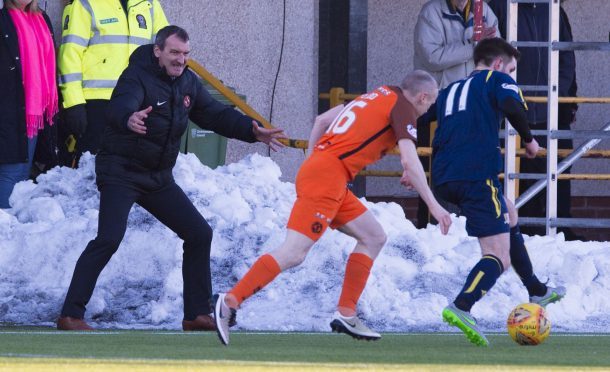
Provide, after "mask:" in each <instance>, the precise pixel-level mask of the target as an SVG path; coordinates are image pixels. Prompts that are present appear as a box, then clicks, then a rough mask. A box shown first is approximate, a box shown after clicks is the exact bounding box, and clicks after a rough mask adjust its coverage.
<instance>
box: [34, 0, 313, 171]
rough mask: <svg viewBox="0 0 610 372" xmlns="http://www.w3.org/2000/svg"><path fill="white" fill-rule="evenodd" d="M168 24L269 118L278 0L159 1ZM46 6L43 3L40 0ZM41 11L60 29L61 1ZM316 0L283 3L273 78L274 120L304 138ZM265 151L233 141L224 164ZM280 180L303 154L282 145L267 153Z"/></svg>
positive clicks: (308, 115)
mask: <svg viewBox="0 0 610 372" xmlns="http://www.w3.org/2000/svg"><path fill="white" fill-rule="evenodd" d="M160 1H161V4H162V5H163V7H164V9H165V12H166V15H167V18H168V20H169V21H170V23H174V24H177V25H179V26H181V27H184V28H185V29H186V30H187V31H188V32H189V34H190V37H191V47H192V49H193V52H192V57H193V58H194V59H196V60H197V61H198V62H200V63H201V64H203V65H204V66H205V67H206V68H207V69H208V70H209V71H210V72H211V73H212V74H214V75H215V76H216V77H218V78H219V79H220V80H222V81H223V82H224V83H225V84H226V85H229V86H231V87H234V88H235V89H236V90H237V92H238V93H239V94H244V95H246V96H247V101H248V103H249V104H250V105H251V106H252V107H253V108H254V109H255V110H256V111H258V112H259V113H261V114H262V115H263V116H264V117H266V118H267V119H269V113H270V106H271V94H272V90H273V84H274V80H275V76H276V73H277V69H278V63H279V58H280V49H281V42H282V24H283V17H282V16H283V1H282V0H224V1H214V0H200V1H196V2H195V1H189V0H160ZM41 4H42V6H43V7H44V5H45V4H44V2H43V3H41ZM46 9H47V11H48V13H49V15H50V16H51V18H52V19H53V21H54V24H55V27H56V30H58V31H59V30H61V29H60V28H59V27H60V25H59V22H60V21H59V20H60V17H61V9H62V3H61V2H60V1H57V0H49V1H47V4H46ZM317 25H318V2H317V1H304V2H301V1H298V0H287V1H286V29H285V39H284V51H283V56H282V63H281V68H280V72H279V76H278V79H277V84H276V90H275V99H274V105H273V118H272V122H273V123H274V124H275V125H277V126H281V127H282V128H285V130H286V132H287V133H288V134H289V135H290V136H291V137H293V138H307V136H308V134H309V131H310V128H311V125H312V123H313V119H314V118H315V116H316V114H317V93H318V91H317V89H318V27H317ZM252 152H259V153H261V154H268V153H269V150H268V148H267V146H265V145H262V144H255V145H252V144H246V143H243V142H239V141H234V140H230V141H229V144H228V150H227V162H234V161H237V160H239V159H241V158H243V157H244V156H245V155H246V154H248V153H252ZM271 156H272V158H273V159H274V160H275V161H276V162H277V163H278V164H279V165H280V166H281V168H282V172H283V174H284V178H285V179H287V180H294V176H295V174H296V170H297V169H298V165H299V164H300V163H301V161H302V160H303V152H302V151H300V150H295V149H284V150H282V151H281V152H280V153H277V154H275V153H274V154H272V155H271Z"/></svg>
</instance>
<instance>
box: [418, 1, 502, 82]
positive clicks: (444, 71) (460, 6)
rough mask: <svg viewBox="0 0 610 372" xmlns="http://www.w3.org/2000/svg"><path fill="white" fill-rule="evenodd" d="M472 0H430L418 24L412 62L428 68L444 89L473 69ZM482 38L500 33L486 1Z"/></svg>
mask: <svg viewBox="0 0 610 372" xmlns="http://www.w3.org/2000/svg"><path fill="white" fill-rule="evenodd" d="M472 3H473V0H430V1H428V2H427V3H426V4H424V6H423V7H422V9H421V11H420V12H419V16H418V17H417V24H416V25H415V34H414V38H413V39H414V47H415V52H414V54H413V66H414V68H415V69H420V70H424V71H427V72H429V73H430V74H431V75H432V76H433V77H434V78H435V79H436V81H437V82H438V83H439V85H440V87H441V89H442V88H445V87H447V85H449V84H451V83H452V82H454V81H456V80H459V79H462V78H464V77H466V76H468V75H469V74H470V73H471V72H472V70H474V63H473V60H472V52H473V50H474V47H475V44H476V43H475V42H474V41H473V40H472V36H473V23H474V15H473V11H472V9H473V7H472ZM483 22H484V29H483V33H482V36H481V38H483V39H485V38H491V37H495V36H499V35H500V32H499V30H498V19H497V18H496V16H495V15H494V13H493V11H492V10H491V9H490V8H489V6H488V5H487V3H485V2H483Z"/></svg>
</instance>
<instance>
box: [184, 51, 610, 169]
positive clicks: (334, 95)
mask: <svg viewBox="0 0 610 372" xmlns="http://www.w3.org/2000/svg"><path fill="white" fill-rule="evenodd" d="M188 65H189V67H190V69H191V70H193V72H195V73H196V74H197V75H199V76H200V77H201V78H202V79H204V80H205V81H207V82H208V83H209V84H210V85H211V86H212V87H213V88H214V89H216V90H217V91H218V92H220V94H222V95H223V96H224V97H226V98H227V99H228V100H229V101H230V102H231V103H233V104H234V105H235V106H236V107H237V108H238V109H240V110H241V111H242V112H243V113H244V114H246V115H248V116H250V117H252V118H253V119H255V120H257V121H258V122H260V123H261V124H262V125H263V126H264V127H265V128H274V126H273V125H272V124H271V123H270V122H269V121H268V120H267V119H265V118H264V117H263V116H262V115H261V114H259V113H258V112H257V111H256V110H255V109H253V108H252V107H251V106H250V105H248V103H246V101H244V100H243V99H241V98H240V97H239V96H238V95H237V94H236V93H235V92H233V91H232V90H231V89H229V88H227V86H226V85H224V84H223V83H222V81H220V80H218V79H217V78H216V77H215V76H214V75H212V74H211V73H210V72H209V71H208V70H207V69H206V68H205V67H203V66H202V65H201V64H199V63H198V62H197V61H195V60H192V59H191V60H189V61H188ZM358 96H359V94H350V93H345V90H344V89H343V88H331V90H330V92H329V93H321V94H320V95H319V98H320V99H328V100H329V101H330V106H331V107H334V106H337V105H340V104H343V103H344V102H345V101H348V100H352V99H355V98H356V97H358ZM525 100H526V101H527V102H536V103H538V102H546V101H547V98H546V97H525ZM559 102H560V103H610V98H590V97H560V98H559ZM431 134H432V133H431ZM431 138H432V135H431ZM281 141H282V143H284V145H286V146H288V147H293V148H299V149H306V148H307V142H308V141H307V140H304V139H293V138H290V139H287V140H281ZM571 152H572V150H558V156H559V157H562V158H563V157H567V156H568V155H570V154H571ZM389 153H390V154H398V150H397V149H394V150H392V151H390V152H389ZM417 154H418V155H419V156H428V157H429V156H430V155H431V154H432V149H431V148H430V147H419V148H418V149H417ZM517 156H519V157H523V156H525V150H521V149H520V150H517ZM538 156H539V157H546V150H544V149H543V150H541V151H540V152H539V153H538ZM582 157H583V158H585V157H586V158H610V150H589V151H587V153H586V154H585V155H583V156H582ZM361 174H362V175H365V176H376V177H394V176H400V175H402V173H401V172H394V171H378V170H377V171H375V170H367V171H363V172H362V173H361ZM592 176H595V175H576V174H571V175H568V174H562V175H559V179H595V178H589V177H592ZM602 176H603V175H602ZM579 177H581V178H579Z"/></svg>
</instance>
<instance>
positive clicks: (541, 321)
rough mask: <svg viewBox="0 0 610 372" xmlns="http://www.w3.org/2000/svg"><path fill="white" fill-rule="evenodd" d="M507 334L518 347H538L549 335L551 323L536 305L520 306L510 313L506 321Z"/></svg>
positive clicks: (543, 311)
mask: <svg viewBox="0 0 610 372" xmlns="http://www.w3.org/2000/svg"><path fill="white" fill-rule="evenodd" d="M506 325H507V327H508V334H509V335H510V337H512V339H513V340H514V341H515V342H516V343H518V344H519V345H538V344H541V343H543V342H544V340H546V338H547V337H549V334H550V333H551V321H550V320H548V318H547V317H546V311H545V310H544V308H543V307H542V306H540V305H538V304H532V303H528V304H521V305H519V306H517V307H515V309H514V310H513V311H512V312H511V313H510V315H509V316H508V320H507V321H506Z"/></svg>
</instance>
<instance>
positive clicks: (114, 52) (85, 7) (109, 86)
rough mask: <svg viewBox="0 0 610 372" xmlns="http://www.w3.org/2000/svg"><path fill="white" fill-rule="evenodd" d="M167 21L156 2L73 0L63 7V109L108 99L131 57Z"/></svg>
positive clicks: (165, 24) (61, 82) (153, 37)
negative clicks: (123, 3) (124, 5)
mask: <svg viewBox="0 0 610 372" xmlns="http://www.w3.org/2000/svg"><path fill="white" fill-rule="evenodd" d="M167 25H168V22H167V18H166V17H165V14H164V13H163V9H162V8H161V4H159V0H129V1H128V2H127V12H125V10H124V9H123V6H122V5H121V1H120V0H74V1H73V2H72V3H71V4H70V5H68V6H67V8H66V9H65V10H64V17H63V22H62V29H63V31H62V42H61V46H60V48H59V56H58V67H59V74H60V76H59V86H60V88H61V92H62V96H63V106H64V108H68V107H72V106H75V105H78V104H82V103H85V101H86V100H91V99H110V95H111V94H112V90H113V89H114V86H115V85H116V82H117V80H118V78H119V76H120V75H121V73H122V72H123V70H124V69H125V68H126V67H127V63H128V61H129V56H130V55H131V53H132V52H133V51H134V50H135V49H136V48H137V47H138V46H140V45H144V44H150V43H154V41H155V36H156V35H157V32H158V31H159V30H160V29H161V28H163V27H165V26H167Z"/></svg>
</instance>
